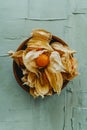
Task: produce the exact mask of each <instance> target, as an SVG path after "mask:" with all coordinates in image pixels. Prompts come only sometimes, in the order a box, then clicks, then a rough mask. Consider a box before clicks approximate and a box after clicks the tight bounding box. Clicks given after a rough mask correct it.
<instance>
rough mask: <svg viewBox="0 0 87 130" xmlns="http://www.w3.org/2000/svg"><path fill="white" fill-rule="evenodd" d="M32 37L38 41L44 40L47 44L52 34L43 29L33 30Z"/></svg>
mask: <svg viewBox="0 0 87 130" xmlns="http://www.w3.org/2000/svg"><path fill="white" fill-rule="evenodd" d="M31 35H32V37H38V39H44V40H46V41H48V42H50V41H51V39H52V34H51V33H50V32H48V31H46V30H43V29H35V30H33V31H32V33H31Z"/></svg>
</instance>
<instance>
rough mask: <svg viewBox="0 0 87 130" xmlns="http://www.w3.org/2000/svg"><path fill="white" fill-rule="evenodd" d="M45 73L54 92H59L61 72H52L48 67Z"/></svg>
mask: <svg viewBox="0 0 87 130" xmlns="http://www.w3.org/2000/svg"><path fill="white" fill-rule="evenodd" d="M45 73H46V75H47V78H48V80H49V83H50V85H51V87H52V88H53V90H54V92H56V93H58V94H59V93H60V92H61V88H62V85H63V77H62V74H61V73H60V72H58V71H57V72H56V73H54V72H52V71H49V70H48V69H46V70H45Z"/></svg>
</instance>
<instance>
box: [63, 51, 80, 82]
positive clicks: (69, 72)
mask: <svg viewBox="0 0 87 130" xmlns="http://www.w3.org/2000/svg"><path fill="white" fill-rule="evenodd" d="M62 63H63V65H64V67H65V70H66V73H63V78H64V79H66V80H72V79H73V78H74V77H76V76H77V75H78V70H77V68H78V62H77V59H76V58H74V57H73V56H72V55H70V54H68V53H65V54H64V55H63V56H62Z"/></svg>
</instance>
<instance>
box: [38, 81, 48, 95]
mask: <svg viewBox="0 0 87 130" xmlns="http://www.w3.org/2000/svg"><path fill="white" fill-rule="evenodd" d="M35 89H36V91H37V93H38V94H39V96H42V97H44V96H45V95H46V94H47V93H48V92H49V85H48V84H44V85H43V86H42V85H41V83H40V80H39V79H37V81H36V84H35Z"/></svg>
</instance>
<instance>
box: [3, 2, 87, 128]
mask: <svg viewBox="0 0 87 130" xmlns="http://www.w3.org/2000/svg"><path fill="white" fill-rule="evenodd" d="M36 2H38V3H36ZM54 2H55V6H56V7H54V6H53V1H52V4H51V0H47V3H49V5H48V4H46V2H45V1H44V0H39V1H36V0H35V1H34V0H30V1H29V0H7V1H6V0H0V55H1V54H3V53H6V52H7V51H8V50H11V49H13V50H15V49H16V48H17V47H18V45H19V44H20V43H21V42H22V41H23V40H25V39H26V38H28V37H29V36H30V32H31V30H32V29H35V28H44V29H47V30H48V31H50V32H52V33H53V34H54V35H57V36H59V37H60V38H62V39H63V40H65V41H66V42H67V43H68V44H69V45H70V46H71V47H72V48H73V49H76V50H77V54H76V57H77V58H78V62H79V73H80V74H79V76H78V77H76V78H75V79H74V80H73V81H71V82H70V83H69V84H68V85H67V88H65V89H64V90H63V91H62V93H61V94H60V96H58V95H54V96H52V97H47V98H45V99H43V100H42V99H41V98H39V99H36V100H34V99H33V98H32V97H31V96H30V95H29V94H28V93H26V92H25V91H24V90H22V89H21V88H20V87H19V86H18V84H17V83H16V81H15V79H14V75H13V71H12V59H10V58H7V57H5V58H3V57H0V130H87V59H86V56H87V1H86V0H66V1H65V0H62V3H63V2H64V3H63V4H61V2H60V0H54ZM41 3H42V4H41ZM38 4H39V5H38ZM59 5H60V6H59ZM57 6H58V9H57ZM33 7H34V8H33ZM37 8H38V9H39V11H38V9H37ZM41 8H42V11H41ZM44 8H45V9H46V10H45V11H46V12H44ZM48 8H49V11H50V10H51V8H55V9H56V10H57V12H56V13H57V14H58V15H54V14H53V13H52V12H51V15H50V13H49V14H46V13H47V10H48ZM63 9H64V10H63ZM35 10H37V11H36V14H35ZM62 10H63V11H62ZM38 12H39V14H38ZM54 12H55V11H54ZM34 16H36V17H35V19H36V20H35V19H34ZM42 16H43V17H42ZM47 16H49V17H47ZM40 18H41V21H40ZM47 18H49V19H47Z"/></svg>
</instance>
